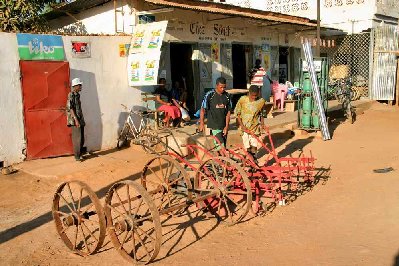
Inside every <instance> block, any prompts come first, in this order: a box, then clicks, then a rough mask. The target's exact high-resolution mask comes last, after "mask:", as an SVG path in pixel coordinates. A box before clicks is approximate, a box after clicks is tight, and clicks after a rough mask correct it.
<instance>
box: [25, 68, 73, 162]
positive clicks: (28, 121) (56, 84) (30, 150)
mask: <svg viewBox="0 0 399 266" xmlns="http://www.w3.org/2000/svg"><path fill="white" fill-rule="evenodd" d="M20 67H21V73H22V94H23V101H24V118H25V135H26V141H27V149H26V152H27V159H28V160H29V159H37V158H47V157H55V156H59V155H66V154H72V153H73V149H72V139H71V134H72V133H71V129H70V128H68V127H67V126H66V114H65V105H66V101H67V97H68V93H69V64H68V62H52V61H20Z"/></svg>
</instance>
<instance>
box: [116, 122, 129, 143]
mask: <svg viewBox="0 0 399 266" xmlns="http://www.w3.org/2000/svg"><path fill="white" fill-rule="evenodd" d="M128 134H129V128H128V127H127V126H126V124H125V125H124V126H123V128H122V130H121V133H120V134H119V136H118V141H117V143H116V148H117V149H120V148H122V147H123V146H125V145H126V144H127V142H128V141H127V139H128Z"/></svg>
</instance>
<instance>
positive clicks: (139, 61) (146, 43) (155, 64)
mask: <svg viewBox="0 0 399 266" xmlns="http://www.w3.org/2000/svg"><path fill="white" fill-rule="evenodd" d="M167 25H168V21H160V22H153V23H148V24H138V25H136V26H135V28H134V30H133V34H132V41H131V43H130V49H129V56H128V78H129V86H148V85H156V84H157V80H158V69H159V61H160V58H161V46H162V41H163V38H164V36H165V31H166V27H167Z"/></svg>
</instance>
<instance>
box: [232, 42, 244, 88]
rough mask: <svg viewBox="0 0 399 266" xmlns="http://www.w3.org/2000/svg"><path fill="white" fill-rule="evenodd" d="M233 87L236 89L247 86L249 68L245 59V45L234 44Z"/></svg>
mask: <svg viewBox="0 0 399 266" xmlns="http://www.w3.org/2000/svg"><path fill="white" fill-rule="evenodd" d="M232 57H233V58H232V59H233V87H234V88H235V89H246V88H247V68H246V61H245V45H243V44H233V47H232Z"/></svg>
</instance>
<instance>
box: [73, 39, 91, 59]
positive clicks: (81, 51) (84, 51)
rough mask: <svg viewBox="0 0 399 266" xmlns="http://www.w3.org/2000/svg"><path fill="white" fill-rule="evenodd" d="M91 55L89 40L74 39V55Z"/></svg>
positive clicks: (77, 56) (84, 56) (79, 56)
mask: <svg viewBox="0 0 399 266" xmlns="http://www.w3.org/2000/svg"><path fill="white" fill-rule="evenodd" d="M90 56H91V55H90V43H89V42H80V41H72V57H75V58H88V57H90Z"/></svg>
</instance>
